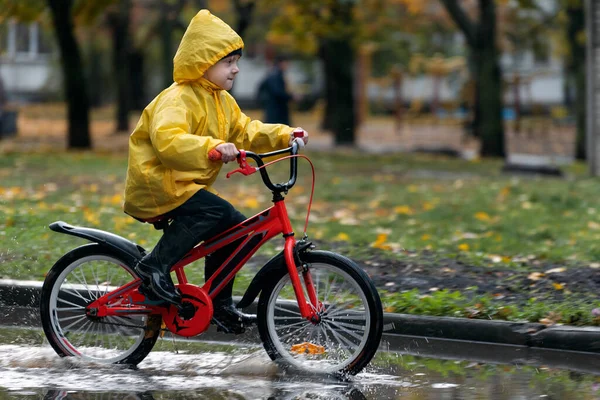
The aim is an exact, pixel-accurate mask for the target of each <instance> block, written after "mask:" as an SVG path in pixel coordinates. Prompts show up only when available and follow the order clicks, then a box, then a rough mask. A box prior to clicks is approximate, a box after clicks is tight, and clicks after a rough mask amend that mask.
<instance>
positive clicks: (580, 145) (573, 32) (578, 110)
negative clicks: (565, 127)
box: [566, 4, 586, 160]
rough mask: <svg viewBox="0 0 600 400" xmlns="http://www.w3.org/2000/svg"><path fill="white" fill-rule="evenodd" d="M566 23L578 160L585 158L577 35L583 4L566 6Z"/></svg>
mask: <svg viewBox="0 0 600 400" xmlns="http://www.w3.org/2000/svg"><path fill="white" fill-rule="evenodd" d="M567 16H568V25H567V42H568V43H569V50H570V57H569V59H568V60H567V63H566V64H567V65H566V68H567V75H568V77H569V79H568V81H569V82H573V83H574V85H575V102H574V104H573V108H574V110H573V111H574V113H575V118H576V121H577V142H576V143H577V144H576V152H575V156H576V157H577V159H579V160H585V159H586V147H585V143H586V135H585V119H586V112H585V111H586V110H585V109H586V99H585V96H586V87H585V84H586V82H585V65H586V64H585V63H586V61H585V44H584V43H581V42H580V41H579V36H580V34H581V33H582V32H584V31H585V13H584V9H583V5H582V4H579V5H570V6H568V7H567Z"/></svg>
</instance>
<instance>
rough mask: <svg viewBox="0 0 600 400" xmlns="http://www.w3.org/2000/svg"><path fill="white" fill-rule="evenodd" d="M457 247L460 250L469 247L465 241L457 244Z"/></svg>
mask: <svg viewBox="0 0 600 400" xmlns="http://www.w3.org/2000/svg"><path fill="white" fill-rule="evenodd" d="M458 249H459V250H460V251H469V249H470V247H469V245H468V244H466V243H461V244H459V245H458Z"/></svg>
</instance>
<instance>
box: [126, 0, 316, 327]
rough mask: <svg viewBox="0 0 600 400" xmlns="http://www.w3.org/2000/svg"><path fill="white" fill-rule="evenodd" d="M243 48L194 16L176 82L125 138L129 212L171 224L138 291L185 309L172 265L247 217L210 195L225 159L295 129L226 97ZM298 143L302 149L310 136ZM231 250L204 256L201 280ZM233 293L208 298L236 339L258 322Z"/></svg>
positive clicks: (209, 19) (262, 147)
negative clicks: (251, 114)
mask: <svg viewBox="0 0 600 400" xmlns="http://www.w3.org/2000/svg"><path fill="white" fill-rule="evenodd" d="M243 46H244V43H243V42H242V39H241V38H240V37H239V36H238V35H237V34H236V33H235V32H234V31H233V29H231V28H230V27H229V25H227V24H226V23H225V22H223V21H222V20H220V19H219V18H217V17H216V16H213V15H211V14H210V12H208V11H207V10H202V11H200V12H199V13H198V14H197V15H196V16H195V17H194V18H193V19H192V21H191V22H190V25H189V26H188V28H187V30H186V32H185V34H184V35H183V38H182V39H181V43H180V45H179V48H178V49H177V53H176V54H175V58H174V59H173V65H174V69H173V79H174V81H175V82H174V83H173V85H171V86H170V87H168V88H167V89H165V90H163V91H162V92H161V93H160V94H159V95H158V96H157V97H156V98H155V99H154V100H153V101H152V102H151V103H150V104H149V105H148V106H147V107H146V108H145V109H144V111H143V113H142V116H141V118H140V121H139V122H138V124H137V126H136V128H135V130H134V131H133V133H132V134H131V137H130V139H129V163H128V169H127V180H126V187H125V212H126V213H127V214H129V215H132V216H133V217H135V218H137V219H141V220H146V219H150V218H153V217H157V216H165V217H167V218H169V219H171V220H172V222H171V223H170V224H169V226H168V227H167V228H166V229H165V230H164V234H163V236H162V237H161V238H160V240H159V241H158V243H157V244H156V246H155V247H154V249H153V250H152V252H150V253H149V254H147V255H146V256H144V257H143V258H142V259H141V260H140V262H139V263H138V264H137V265H136V266H135V269H136V271H137V273H138V274H139V275H140V277H141V278H142V280H143V285H144V287H145V288H146V289H148V290H149V291H151V292H152V294H154V295H155V296H156V297H158V298H160V299H162V300H163V301H165V302H168V303H172V304H176V305H179V304H181V297H180V294H179V293H178V291H177V290H176V288H175V286H174V284H173V281H172V280H171V276H170V270H171V267H172V266H173V265H174V264H175V263H177V262H178V261H179V260H180V259H181V258H182V257H183V256H184V255H185V254H186V253H187V252H188V251H190V250H191V249H192V248H193V247H194V246H196V245H197V244H198V243H200V242H201V241H203V240H207V239H209V238H211V237H213V236H215V235H217V234H219V233H221V232H223V231H225V230H227V229H228V228H230V227H232V226H234V225H236V224H238V223H240V222H242V221H244V220H245V217H244V216H243V215H242V214H241V213H240V212H238V211H237V210H236V209H234V208H233V206H232V205H231V204H230V203H229V202H227V201H226V200H224V199H222V198H220V197H218V196H217V195H216V194H215V191H214V189H212V184H213V183H214V181H215V180H216V178H217V175H218V174H219V171H220V170H221V167H222V162H225V163H227V162H230V161H234V160H235V159H236V156H237V153H238V150H237V149H238V148H240V149H248V150H250V151H254V152H259V153H260V152H268V151H272V150H276V149H282V148H285V147H287V146H289V145H290V143H291V140H292V135H291V133H292V131H293V129H294V128H291V127H289V126H287V125H278V124H263V123H262V122H260V121H252V120H250V118H248V117H247V116H246V115H244V114H243V113H242V112H241V110H240V108H239V107H238V105H237V103H236V102H235V100H234V99H233V97H232V96H231V95H230V94H229V93H228V92H227V90H229V89H231V88H232V86H233V81H234V79H235V76H236V75H237V73H238V72H239V69H238V66H237V63H238V60H239V58H240V57H241V55H242V48H243ZM302 140H303V141H304V142H305V143H307V142H308V135H307V134H305V136H304V138H302ZM212 149H216V150H218V151H219V152H221V154H222V162H213V161H210V160H209V158H208V153H209V151H210V150H212ZM236 247H237V243H233V244H231V245H229V246H226V247H225V248H223V249H221V250H219V251H216V252H215V253H213V254H210V255H208V256H207V257H206V260H205V277H206V278H207V279H208V278H209V277H210V276H211V275H212V274H213V273H214V272H215V271H216V270H217V269H218V268H219V266H220V265H221V263H222V262H223V261H224V260H225V259H226V258H227V256H228V255H230V254H231V252H232V251H233V249H235V248H236ZM232 287H233V282H231V283H230V284H229V285H228V286H227V287H225V288H224V289H223V290H222V291H221V292H220V293H219V295H218V296H217V297H216V298H215V299H214V301H213V305H214V319H215V320H216V321H217V326H218V328H219V329H220V330H224V331H225V332H233V333H242V332H243V331H244V325H247V324H250V323H253V322H254V321H255V316H252V315H247V314H243V313H241V312H240V311H239V310H237V309H236V308H235V307H234V306H233V303H232V299H231V293H232Z"/></svg>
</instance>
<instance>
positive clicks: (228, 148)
mask: <svg viewBox="0 0 600 400" xmlns="http://www.w3.org/2000/svg"><path fill="white" fill-rule="evenodd" d="M215 150H217V151H218V152H219V153H221V161H223V162H224V163H228V162H230V161H235V159H236V158H237V155H238V154H240V152H239V151H238V149H237V147H235V145H234V144H233V143H221V144H220V145H218V146H217V147H215Z"/></svg>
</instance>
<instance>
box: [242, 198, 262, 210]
mask: <svg viewBox="0 0 600 400" xmlns="http://www.w3.org/2000/svg"><path fill="white" fill-rule="evenodd" d="M244 206H245V207H248V208H253V209H254V208H259V207H260V205H259V204H258V200H257V199H256V198H254V197H250V198H248V199H246V201H244Z"/></svg>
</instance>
